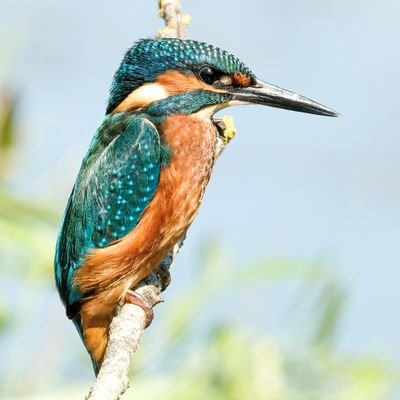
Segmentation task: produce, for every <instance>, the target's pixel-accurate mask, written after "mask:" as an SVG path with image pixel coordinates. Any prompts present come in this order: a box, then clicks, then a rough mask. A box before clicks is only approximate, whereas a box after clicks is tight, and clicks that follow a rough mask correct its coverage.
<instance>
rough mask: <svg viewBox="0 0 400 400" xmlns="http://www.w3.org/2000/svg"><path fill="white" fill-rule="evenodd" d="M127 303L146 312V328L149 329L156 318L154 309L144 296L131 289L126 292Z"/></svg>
mask: <svg viewBox="0 0 400 400" xmlns="http://www.w3.org/2000/svg"><path fill="white" fill-rule="evenodd" d="M125 302H126V303H130V304H134V305H135V306H138V307H140V308H141V309H142V310H143V311H144V313H145V315H146V321H145V328H147V327H148V326H149V325H150V324H151V322H152V321H153V318H154V312H153V307H152V305H151V304H150V303H149V302H148V301H147V299H146V298H145V297H144V296H142V295H141V294H140V293H137V292H135V291H133V290H130V289H129V290H128V291H127V292H126V296H125Z"/></svg>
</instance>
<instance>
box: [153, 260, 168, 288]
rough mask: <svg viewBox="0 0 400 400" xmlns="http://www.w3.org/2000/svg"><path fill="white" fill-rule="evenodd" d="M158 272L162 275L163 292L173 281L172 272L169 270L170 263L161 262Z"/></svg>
mask: <svg viewBox="0 0 400 400" xmlns="http://www.w3.org/2000/svg"><path fill="white" fill-rule="evenodd" d="M156 274H157V275H158V276H159V277H160V281H161V291H162V292H163V291H164V290H165V289H166V288H167V287H168V286H169V284H170V283H171V273H170V272H169V265H167V264H165V263H163V262H161V263H160V265H159V266H158V269H157V271H156Z"/></svg>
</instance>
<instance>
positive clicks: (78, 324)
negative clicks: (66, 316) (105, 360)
mask: <svg viewBox="0 0 400 400" xmlns="http://www.w3.org/2000/svg"><path fill="white" fill-rule="evenodd" d="M72 321H73V323H74V325H75V328H76V330H77V331H78V333H79V336H80V338H81V339H82V342H83V344H85V341H84V339H83V328H82V323H81V317H80V315H79V314H77V315H76V316H75V317H74V318H72ZM85 347H86V345H85ZM88 353H89V355H90V358H91V360H92V366H93V371H94V374H95V376H96V377H97V375H98V374H99V371H100V367H101V365H100V364H99V363H98V362H97V361H96V359H95V358H94V357H93V355H92V353H91V352H90V351H89V350H88Z"/></svg>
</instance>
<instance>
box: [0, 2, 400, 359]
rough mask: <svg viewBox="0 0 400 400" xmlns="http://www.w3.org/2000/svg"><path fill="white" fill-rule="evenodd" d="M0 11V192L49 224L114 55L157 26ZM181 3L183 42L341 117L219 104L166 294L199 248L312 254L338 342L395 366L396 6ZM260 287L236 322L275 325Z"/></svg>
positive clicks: (98, 107)
mask: <svg viewBox="0 0 400 400" xmlns="http://www.w3.org/2000/svg"><path fill="white" fill-rule="evenodd" d="M0 9H1V12H0V37H1V47H2V50H1V53H2V54H1V55H2V57H3V58H4V61H2V63H1V64H2V65H1V68H2V69H1V70H0V73H1V75H0V79H2V80H4V81H5V80H6V81H8V82H10V84H12V85H13V86H14V87H15V88H16V89H17V91H18V92H19V94H20V95H21V102H20V105H19V106H20V108H19V109H20V117H21V121H22V123H21V126H20V131H21V135H22V136H21V144H22V151H21V152H20V154H19V156H18V165H17V169H16V170H15V171H14V172H13V175H11V176H10V177H9V182H10V183H11V184H12V185H13V186H14V187H15V189H16V190H18V192H19V193H20V194H21V196H24V197H28V196H29V197H30V198H35V199H37V200H44V201H46V202H50V203H51V204H54V205H55V207H56V209H57V210H59V213H60V214H61V212H62V210H63V208H64V205H65V202H66V199H67V196H68V194H69V191H70V189H71V187H72V184H73V182H74V179H75V176H76V173H77V171H78V168H79V165H80V161H81V158H82V157H83V155H84V153H85V151H86V148H87V146H88V143H89V141H90V138H91V136H92V134H93V133H94V131H95V130H96V128H97V126H98V125H99V124H100V122H101V120H102V118H103V115H104V110H105V105H106V100H107V93H108V89H109V86H110V83H111V79H112V75H113V73H114V71H115V69H116V68H117V66H118V65H119V62H120V60H121V57H122V55H123V53H124V51H125V50H126V49H127V48H128V47H129V46H130V45H131V44H132V43H133V42H134V41H135V40H136V39H138V38H142V37H148V36H152V35H153V34H154V33H155V32H156V31H157V29H159V28H160V27H161V25H162V21H161V20H159V19H158V18H157V10H156V2H155V1H152V2H144V1H132V0H131V1H127V0H120V1H118V2H110V1H103V0H97V1H85V2H82V1H64V2H54V1H50V0H35V1H28V0H21V1H18V2H16V1H5V0H0ZM184 9H185V10H186V11H188V12H189V13H190V14H191V15H192V18H193V20H192V24H191V25H190V28H189V32H188V33H189V37H190V38H193V39H198V40H202V41H205V42H209V43H212V44H215V45H218V46H220V47H222V48H224V49H226V50H229V51H231V52H232V53H234V54H235V55H237V56H238V57H240V58H241V59H242V60H243V61H244V62H245V63H247V65H249V66H250V67H251V68H252V69H253V71H254V72H255V73H256V75H257V76H258V77H259V78H261V79H263V80H265V81H267V82H271V83H274V84H277V85H280V86H282V87H284V88H287V89H290V90H293V91H296V92H298V93H301V94H303V95H305V96H307V97H310V98H312V99H314V100H316V101H319V102H321V103H322V104H324V105H326V106H329V107H332V108H333V109H335V110H337V111H339V112H340V113H341V114H342V115H341V117H340V118H338V119H332V118H323V117H316V116H312V115H307V114H298V113H293V112H287V111H282V110H277V109H270V108H266V107H265V108H263V107H261V106H256V107H237V108H233V109H229V110H225V114H226V113H228V114H231V115H233V116H234V117H235V122H236V127H237V130H238V134H237V137H236V138H235V139H234V140H233V141H232V142H231V144H230V145H229V147H228V148H227V149H226V151H225V153H224V154H223V156H222V157H221V159H220V160H219V161H218V164H217V166H216V168H215V172H214V175H213V177H212V180H211V183H210V185H209V188H208V191H207V194H206V197H205V200H204V203H203V205H202V208H201V212H200V215H199V217H198V218H197V220H196V222H195V223H194V225H193V226H192V228H191V230H190V233H189V237H188V239H187V241H186V243H185V246H184V249H183V251H182V253H181V254H180V256H179V257H178V259H177V261H176V264H175V266H174V271H173V286H171V287H170V289H169V292H168V293H167V295H166V297H167V298H168V296H174V290H176V289H174V288H178V287H179V286H181V285H183V284H184V282H185V279H187V277H188V276H189V275H190V274H191V271H192V268H191V265H192V264H193V259H195V258H196V257H197V254H198V252H199V249H201V243H203V242H204V241H207V240H209V239H213V240H217V241H220V242H221V243H222V244H223V245H224V246H226V247H227V248H228V249H231V250H232V252H233V254H234V257H235V258H236V260H237V261H241V262H245V261H246V262H247V261H250V260H256V259H260V258H266V259H269V258H279V257H283V256H285V257H291V258H294V259H311V260H314V259H315V260H320V261H323V262H325V263H326V264H327V265H329V266H330V267H331V268H332V270H333V271H334V273H335V274H336V275H337V276H338V277H339V278H340V279H341V280H342V281H343V282H344V285H345V287H346V289H347V293H348V299H347V307H346V312H345V315H344V321H343V324H342V325H341V329H340V332H339V336H338V346H339V348H340V349H342V350H343V351H346V352H350V353H354V354H357V353H360V352H364V353H365V352H370V353H375V352H376V353H380V354H384V355H386V356H387V357H389V358H392V359H394V360H396V361H399V360H400V346H399V337H400V313H399V312H398V305H399V304H400V291H399V289H398V287H399V279H400V272H399V271H400V246H399V242H400V157H399V152H400V134H399V133H400V129H399V111H398V94H399V93H400V80H399V70H400V56H399V51H398V39H399V37H400V25H399V23H398V21H399V15H400V3H399V2H398V1H395V0H383V1H381V2H379V3H377V2H374V1H372V0H363V1H360V0H353V1H347V0H336V1H320V0H302V1H277V0H262V1H261V0H247V1H245V2H243V5H241V6H239V2H232V1H218V2H216V1H213V2H212V1H202V2H199V1H189V0H187V1H185V2H184ZM262 290H263V293H262V296H261V297H262V300H260V301H259V304H258V306H257V309H258V310H259V311H260V313H261V318H258V320H257V321H255V320H254V315H251V314H249V315H248V317H247V318H244V319H241V320H240V321H237V322H238V323H240V324H243V325H245V326H250V325H252V324H254V325H255V326H257V327H258V328H259V329H261V330H266V331H269V330H279V326H278V325H279V324H278V323H277V322H276V321H275V320H274V315H275V310H276V309H277V308H278V309H279V307H280V305H281V304H283V303H285V301H286V295H287V291H288V290H289V289H288V288H281V290H277V289H275V290H271V291H268V289H264V288H263V289H262ZM249 297H251V296H249ZM49 298H50V300H49V301H51V302H54V307H58V308H59V311H60V320H59V322H58V323H59V324H61V327H59V328H58V329H61V330H62V329H64V324H65V327H67V325H68V324H70V323H69V322H68V321H67V320H66V319H64V317H63V310H62V308H61V305H60V304H59V303H58V299H57V297H56V295H55V294H54V293H51V294H49ZM242 300H243V301H241V304H242V305H243V307H249V306H250V304H251V302H252V299H251V298H246V296H244V298H243V299H242ZM253 300H254V299H253ZM231 304H232V303H231ZM236 306H237V304H236ZM65 329H72V327H71V328H70V327H69V325H68V328H65ZM284 333H285V334H287V335H292V336H295V334H296V332H284ZM77 343H78V342H77Z"/></svg>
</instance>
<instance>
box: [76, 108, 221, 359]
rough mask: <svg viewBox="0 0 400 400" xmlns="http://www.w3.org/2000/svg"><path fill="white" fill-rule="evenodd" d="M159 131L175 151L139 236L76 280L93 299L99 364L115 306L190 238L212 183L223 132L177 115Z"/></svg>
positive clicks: (101, 252)
mask: <svg viewBox="0 0 400 400" xmlns="http://www.w3.org/2000/svg"><path fill="white" fill-rule="evenodd" d="M158 130H159V132H160V135H161V137H162V140H163V141H164V142H165V143H167V144H168V145H169V146H170V148H171V161H170V163H169V165H168V166H166V167H165V168H163V169H162V171H161V173H160V180H159V185H158V187H157V191H156V193H155V195H154V198H153V200H152V201H151V202H150V204H149V206H148V207H147V209H146V210H145V212H144V214H143V216H142V218H141V220H140V222H139V224H138V225H137V226H136V227H135V229H134V230H132V231H131V232H130V233H129V234H128V235H126V236H125V237H124V238H123V239H122V240H120V241H119V242H117V243H116V244H114V245H112V246H110V247H108V248H105V249H98V250H95V251H94V252H93V253H91V254H90V255H88V256H87V258H86V260H85V263H84V264H83V265H82V266H81V267H80V269H79V270H78V271H77V274H76V278H75V282H76V284H77V285H78V287H79V288H80V290H81V291H82V292H83V293H87V292H90V293H93V295H91V297H90V298H88V299H87V300H86V302H85V304H83V306H82V308H81V319H82V325H83V330H84V338H85V342H86V346H87V347H88V349H89V351H91V352H92V354H96V357H95V358H96V359H101V357H102V354H103V352H104V348H105V343H104V341H105V340H106V338H105V333H106V330H105V328H108V324H109V323H110V312H111V314H112V311H113V310H114V308H115V304H116V303H117V302H118V300H119V299H120V298H121V297H122V296H124V294H125V293H126V290H127V289H129V288H130V287H135V286H136V285H137V284H138V283H139V282H140V281H141V280H142V279H144V278H145V277H146V276H148V275H149V274H151V273H152V272H153V271H154V270H156V269H157V267H158V265H159V263H160V262H161V260H162V259H163V258H164V257H165V255H166V254H167V253H168V251H169V250H170V249H171V248H172V247H173V245H174V244H175V243H176V242H177V241H178V240H179V239H180V238H181V237H182V236H183V235H184V234H185V233H186V231H187V229H188V228H189V226H190V224H191V223H192V222H193V219H194V217H195V216H196V214H197V211H198V208H199V206H200V203H201V200H202V197H203V194H204V190H205V187H206V185H207V183H208V181H209V178H210V174H211V170H212V166H213V163H214V159H215V143H216V137H217V131H216V129H215V126H214V125H213V124H212V122H211V121H210V120H209V119H207V120H205V119H200V118H197V117H196V116H186V115H175V116H171V117H169V118H168V119H166V120H165V122H164V123H162V124H161V125H160V126H159V127H158ZM94 321H95V322H94ZM93 325H95V326H93ZM85 327H87V329H86V332H85ZM93 328H95V329H93ZM96 328H99V329H96ZM100 342H101V343H100ZM100 347H102V350H101V351H99V348H100ZM96 348H97V350H96ZM98 354H100V356H99V355H98Z"/></svg>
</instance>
